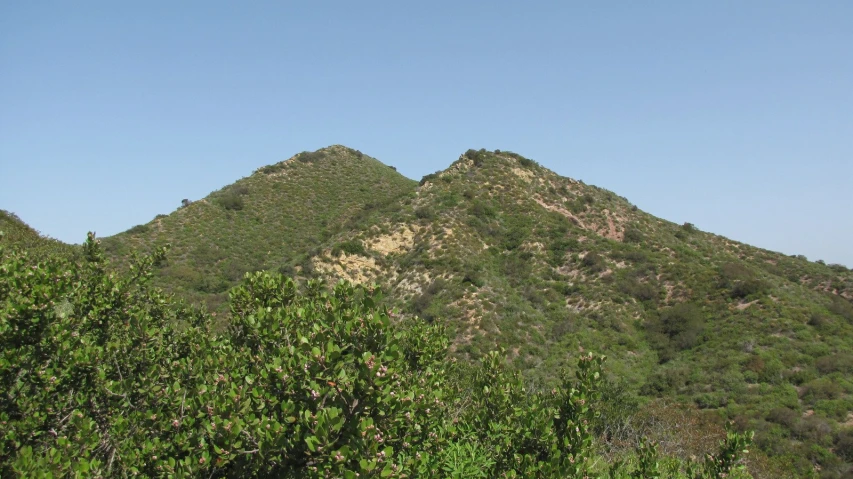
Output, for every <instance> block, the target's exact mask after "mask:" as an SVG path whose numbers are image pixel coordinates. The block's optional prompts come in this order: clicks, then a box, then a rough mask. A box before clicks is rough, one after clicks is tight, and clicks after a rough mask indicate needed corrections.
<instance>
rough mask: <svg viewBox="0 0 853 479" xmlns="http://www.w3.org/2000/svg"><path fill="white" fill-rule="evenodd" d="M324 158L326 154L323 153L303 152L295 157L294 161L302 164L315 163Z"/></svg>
mask: <svg viewBox="0 0 853 479" xmlns="http://www.w3.org/2000/svg"><path fill="white" fill-rule="evenodd" d="M324 158H326V152H324V151H314V152H311V151H303V152H302V153H300V154H298V155H296V159H297V160H298V161H301V162H302V163H316V162H318V161H321V160H322V159H324Z"/></svg>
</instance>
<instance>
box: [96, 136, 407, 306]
mask: <svg viewBox="0 0 853 479" xmlns="http://www.w3.org/2000/svg"><path fill="white" fill-rule="evenodd" d="M416 186H417V184H416V183H415V182H414V181H412V180H409V179H407V178H405V177H403V176H402V175H400V174H399V173H397V172H396V171H395V170H394V169H393V168H391V167H389V166H386V165H384V164H382V163H380V162H379V161H377V160H375V159H373V158H370V157H368V156H365V155H363V154H362V153H361V152H358V151H355V150H351V149H349V148H345V147H342V146H331V147H328V148H324V149H321V150H318V151H316V152H313V153H309V152H303V153H300V154H298V155H296V156H294V157H293V158H290V159H289V160H286V161H283V162H280V163H276V164H274V165H270V166H266V167H263V168H260V169H258V170H257V171H255V172H254V173H253V174H252V175H251V176H249V177H247V178H243V179H241V180H239V181H237V182H235V183H233V184H231V185H228V186H226V187H224V188H222V189H220V190H219V191H216V192H213V193H211V194H210V195H208V196H207V197H205V198H203V199H200V200H198V201H192V202H188V204H187V205H185V206H182V207H181V208H179V209H177V210H176V211H174V212H172V213H171V214H168V215H158V216H157V217H156V218H154V219H152V220H151V221H150V222H148V223H146V224H143V225H138V226H135V227H133V228H131V229H130V230H128V231H126V232H124V233H121V234H118V235H116V236H113V237H110V238H105V239H104V240H103V244H104V248H105V250H106V251H107V252H108V254H110V255H111V256H112V257H114V258H117V259H120V258H124V257H126V256H127V254H128V253H129V252H130V251H132V250H140V251H151V250H152V249H153V248H154V247H156V246H162V245H165V244H167V243H169V244H171V250H170V252H169V262H168V265H167V266H166V267H165V268H164V269H163V270H161V271H160V273H161V274H160V275H159V276H158V278H157V281H156V284H157V285H158V286H160V287H163V288H164V289H165V290H166V291H169V292H174V293H177V294H179V295H180V296H182V297H184V298H186V299H188V300H189V301H191V302H194V303H203V304H206V305H207V306H208V307H209V308H210V309H212V310H219V309H222V305H223V303H224V302H225V301H226V300H227V296H228V295H227V291H228V289H229V288H230V287H232V286H234V285H235V284H236V283H237V281H239V279H240V278H242V277H243V275H244V274H245V273H246V272H249V271H257V270H262V269H277V268H278V267H279V266H280V265H281V264H283V263H285V262H288V261H290V259H291V258H293V257H294V256H295V255H297V254H300V253H302V252H304V251H306V250H307V249H309V248H311V247H312V246H313V245H316V244H317V243H319V242H321V241H323V240H325V239H326V238H327V237H328V236H329V235H330V234H331V233H330V231H333V230H334V229H336V228H341V227H343V225H344V224H345V223H347V222H350V223H351V222H352V221H353V218H358V217H359V216H360V215H363V214H364V212H365V211H367V210H370V209H379V208H383V207H385V206H386V205H388V204H393V202H394V201H395V200H396V199H397V198H399V197H400V196H402V195H406V194H410V193H411V192H413V191H414V189H415V187H416Z"/></svg>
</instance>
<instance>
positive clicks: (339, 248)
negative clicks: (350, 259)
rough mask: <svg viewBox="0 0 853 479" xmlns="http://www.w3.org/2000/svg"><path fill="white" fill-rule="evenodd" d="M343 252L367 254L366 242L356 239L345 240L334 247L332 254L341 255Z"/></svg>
mask: <svg viewBox="0 0 853 479" xmlns="http://www.w3.org/2000/svg"><path fill="white" fill-rule="evenodd" d="M341 253H346V254H348V255H354V254H355V255H360V256H367V250H365V249H364V243H362V242H361V241H359V240H356V239H353V240H348V241H344V242H342V243H339V244H337V245H335V247H333V248H332V256H340V255H341Z"/></svg>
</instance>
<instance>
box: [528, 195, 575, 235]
mask: <svg viewBox="0 0 853 479" xmlns="http://www.w3.org/2000/svg"><path fill="white" fill-rule="evenodd" d="M534 200H535V201H536V202H537V203H539V206H541V207H543V208H545V209H546V210H548V211H554V212H557V213H560V214H561V215H563V216H565V217H566V218H568V219H569V220H570V221H571V222H572V223H574V224H575V225H577V226H578V227H580V228H583V229H588V228H587V227H586V225H584V224H583V222H582V221H581V220H580V218H578V217H577V216H575V215H573V214H572V213H571V212H570V211H569V210H567V209H565V208H563V207H562V206H557V205H549V204H548V203H545V202H544V201H542V198H534Z"/></svg>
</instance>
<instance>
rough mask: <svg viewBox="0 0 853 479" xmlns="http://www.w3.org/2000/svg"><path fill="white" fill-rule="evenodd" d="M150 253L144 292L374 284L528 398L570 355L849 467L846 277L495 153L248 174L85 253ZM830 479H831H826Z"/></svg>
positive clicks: (363, 159)
mask: <svg viewBox="0 0 853 479" xmlns="http://www.w3.org/2000/svg"><path fill="white" fill-rule="evenodd" d="M166 243H170V244H171V245H172V250H171V252H170V255H169V258H170V259H169V263H168V265H167V266H166V267H165V268H163V269H162V270H161V271H160V274H159V277H158V279H157V281H158V282H159V284H160V285H161V286H163V287H164V288H165V289H167V290H169V291H172V292H175V293H177V294H178V295H180V296H182V297H184V298H186V299H188V300H189V301H192V302H196V303H204V304H207V305H208V307H209V308H211V309H220V308H221V307H222V304H223V302H224V299H225V297H226V295H227V290H228V288H229V287H230V286H232V285H233V284H235V283H236V282H237V281H238V279H239V278H240V277H241V276H242V275H243V273H245V272H246V271H251V270H255V269H273V270H278V271H280V272H282V273H284V274H286V275H290V276H295V277H297V278H299V279H308V278H318V277H319V278H326V279H328V280H330V281H335V280H337V279H348V280H351V281H355V282H359V283H376V284H378V285H380V286H381V287H382V289H383V290H384V291H385V293H386V301H387V303H388V304H389V305H390V306H391V307H392V308H393V309H394V314H396V315H399V316H412V315H417V316H420V317H421V318H424V319H425V320H427V321H440V322H443V323H445V324H446V325H447V326H448V327H449V329H450V331H451V335H452V340H453V347H452V350H453V352H454V354H455V355H457V356H459V357H461V358H467V359H472V360H477V359H479V358H481V357H482V356H483V355H484V354H485V353H486V352H488V351H489V350H492V349H495V348H502V349H504V350H505V352H506V353H505V354H506V356H507V357H508V358H509V359H510V360H511V362H512V363H513V364H515V365H516V366H517V367H518V368H519V369H520V370H522V371H524V373H525V375H526V376H527V377H528V378H529V380H530V381H531V382H532V383H534V384H541V385H548V384H550V383H551V382H552V381H553V380H554V378H555V376H556V372H557V371H558V370H559V369H560V368H561V367H571V363H572V362H573V361H574V359H575V358H576V357H577V355H578V354H579V352H581V351H588V350H594V351H596V352H602V353H605V354H607V355H608V356H609V358H610V360H609V363H608V364H609V369H610V371H611V372H612V374H613V375H614V376H616V377H619V378H622V379H623V381H624V387H625V389H626V390H628V391H631V392H632V393H633V394H635V395H637V396H638V397H639V398H640V399H641V401H648V400H651V399H654V398H668V399H672V400H676V401H679V402H682V403H687V404H693V405H695V406H697V407H699V408H701V409H704V410H709V411H714V412H715V413H718V414H719V415H720V416H722V417H725V418H727V419H729V420H731V421H734V423H735V426H736V427H738V428H741V429H753V430H755V431H756V432H757V434H756V441H757V443H758V445H759V447H760V448H761V449H762V450H764V451H765V452H767V454H769V455H770V456H772V457H773V458H774V460H775V461H777V462H778V463H780V464H782V463H784V464H786V467H789V468H790V469H791V470H795V471H798V473H800V474H806V473H807V472H808V471H813V470H814V469H813V468H814V467H819V469H820V470H821V473H822V474H823V475H824V476H825V477H840V476H839V475H840V474H841V473H842V471H846V470H849V468H850V465H849V463H850V462H853V433H851V432H850V431H851V426H853V353H851V351H853V303H851V301H853V273H851V271H850V270H849V269H847V268H845V267H843V266H840V265H825V264H821V263H813V262H809V261H807V260H806V259H805V258H803V257H790V256H786V255H782V254H779V253H774V252H771V251H767V250H763V249H760V248H756V247H752V246H749V245H746V244H743V243H739V242H736V241H733V240H730V239H727V238H724V237H721V236H717V235H714V234H711V233H706V232H702V231H699V230H698V229H697V228H696V227H695V226H694V225H692V224H690V223H685V224H682V225H678V224H674V223H671V222H668V221H665V220H663V219H660V218H657V217H655V216H653V215H650V214H648V213H645V212H643V211H640V210H639V209H638V208H637V207H636V206H634V205H632V204H631V203H630V202H629V201H628V200H627V199H625V198H622V197H620V196H618V195H617V194H615V193H613V192H610V191H606V190H603V189H601V188H597V187H595V186H591V185H586V184H584V183H583V182H580V181H576V180H573V179H570V178H565V177H561V176H559V175H557V174H555V173H554V172H552V171H550V170H548V169H546V168H544V167H542V166H540V165H538V164H537V163H536V162H534V161H533V160H530V159H527V158H524V157H522V156H520V155H517V154H515V153H509V152H501V151H494V152H489V151H485V150H479V151H475V150H469V151H468V152H467V153H465V154H464V155H462V156H460V158H459V159H458V160H456V161H455V162H453V163H452V164H451V165H450V167H448V168H447V169H445V170H443V171H440V172H437V173H434V174H431V175H427V176H426V177H424V178H423V179H422V180H421V181H420V182H419V183H416V182H414V181H412V180H409V179H406V178H404V177H403V176H401V175H399V174H398V173H396V171H395V170H393V169H392V168H391V167H388V166H386V165H384V164H382V163H380V162H379V161H377V160H375V159H373V158H370V157H367V156H365V155H363V154H361V153H359V152H357V151H354V150H351V149H348V148H345V147H341V146H333V147H329V148H325V149H322V150H318V151H317V152H314V153H301V154H299V155H296V156H295V157H293V158H291V159H290V160H287V161H285V162H281V163H278V164H275V165H271V166H268V167H264V168H261V169H259V170H258V171H256V172H254V173H253V174H252V175H251V176H250V177H248V178H244V179H242V180H239V181H237V182H236V183H234V184H232V185H229V186H227V187H225V188H223V189H221V190H219V191H217V192H214V193H211V195H209V196H208V197H207V198H204V199H202V200H199V201H195V202H192V203H190V204H188V205H187V206H185V207H182V208H180V209H178V210H177V211H175V212H173V213H171V214H169V215H165V216H160V217H157V218H155V219H154V220H152V221H151V222H149V223H147V224H145V225H140V226H137V227H134V228H132V229H130V230H128V231H127V232H124V233H121V234H119V235H116V236H115V237H111V238H106V239H104V246H105V248H106V250H107V251H108V252H109V253H110V254H111V255H113V256H114V257H116V258H120V257H122V256H124V255H126V254H127V253H128V252H129V251H131V250H133V249H141V250H150V249H151V248H153V247H154V246H158V245H163V244H166ZM833 474H835V475H833Z"/></svg>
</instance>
